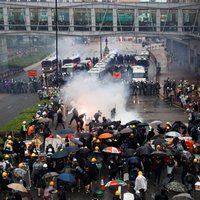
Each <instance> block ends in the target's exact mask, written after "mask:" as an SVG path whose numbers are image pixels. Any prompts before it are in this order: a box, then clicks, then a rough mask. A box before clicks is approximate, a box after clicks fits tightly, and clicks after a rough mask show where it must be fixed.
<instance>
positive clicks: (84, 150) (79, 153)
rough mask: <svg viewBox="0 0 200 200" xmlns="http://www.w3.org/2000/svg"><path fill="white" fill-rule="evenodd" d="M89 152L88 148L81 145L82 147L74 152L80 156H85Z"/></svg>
mask: <svg viewBox="0 0 200 200" xmlns="http://www.w3.org/2000/svg"><path fill="white" fill-rule="evenodd" d="M89 152H90V149H88V148H85V147H83V148H81V149H79V150H78V151H77V152H76V155H77V156H80V157H87V155H88V154H89Z"/></svg>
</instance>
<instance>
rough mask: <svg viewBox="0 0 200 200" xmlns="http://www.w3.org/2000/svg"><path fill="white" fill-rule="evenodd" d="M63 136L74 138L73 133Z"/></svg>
mask: <svg viewBox="0 0 200 200" xmlns="http://www.w3.org/2000/svg"><path fill="white" fill-rule="evenodd" d="M65 138H75V136H74V135H70V134H66V135H65Z"/></svg>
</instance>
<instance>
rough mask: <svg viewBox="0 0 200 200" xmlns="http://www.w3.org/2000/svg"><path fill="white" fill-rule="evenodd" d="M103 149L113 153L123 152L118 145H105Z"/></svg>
mask: <svg viewBox="0 0 200 200" xmlns="http://www.w3.org/2000/svg"><path fill="white" fill-rule="evenodd" d="M102 151H103V152H105V153H111V154H121V150H120V149H118V148H116V147H105V148H104V149H103V150H102Z"/></svg>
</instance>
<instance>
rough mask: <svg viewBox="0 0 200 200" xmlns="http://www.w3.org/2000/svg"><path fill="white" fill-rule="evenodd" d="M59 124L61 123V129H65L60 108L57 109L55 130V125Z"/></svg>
mask: <svg viewBox="0 0 200 200" xmlns="http://www.w3.org/2000/svg"><path fill="white" fill-rule="evenodd" d="M59 124H62V126H63V129H65V125H64V120H63V113H62V109H61V108H60V109H58V111H57V123H56V127H55V130H57V127H58V125H59Z"/></svg>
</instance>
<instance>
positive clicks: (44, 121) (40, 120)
mask: <svg viewBox="0 0 200 200" xmlns="http://www.w3.org/2000/svg"><path fill="white" fill-rule="evenodd" d="M50 121H51V119H49V118H46V117H45V118H39V119H38V122H40V123H48V122H50Z"/></svg>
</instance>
